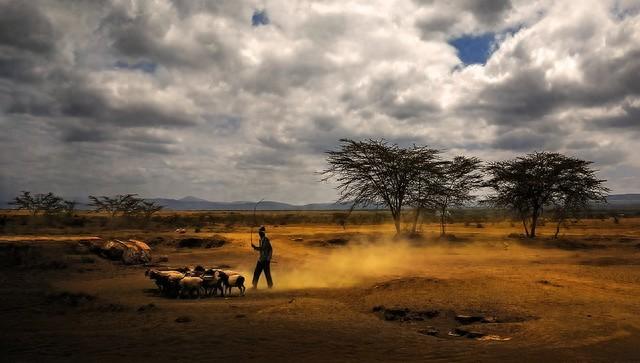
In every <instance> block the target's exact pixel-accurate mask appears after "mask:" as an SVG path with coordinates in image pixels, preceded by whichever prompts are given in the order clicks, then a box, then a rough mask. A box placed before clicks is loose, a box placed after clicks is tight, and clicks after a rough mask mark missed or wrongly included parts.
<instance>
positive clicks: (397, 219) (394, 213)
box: [391, 209, 400, 235]
mask: <svg viewBox="0 0 640 363" xmlns="http://www.w3.org/2000/svg"><path fill="white" fill-rule="evenodd" d="M391 216H392V217H393V223H394V225H395V227H396V234H397V235H399V234H400V210H397V211H396V210H394V209H392V210H391Z"/></svg>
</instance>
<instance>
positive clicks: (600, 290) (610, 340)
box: [0, 228, 640, 361]
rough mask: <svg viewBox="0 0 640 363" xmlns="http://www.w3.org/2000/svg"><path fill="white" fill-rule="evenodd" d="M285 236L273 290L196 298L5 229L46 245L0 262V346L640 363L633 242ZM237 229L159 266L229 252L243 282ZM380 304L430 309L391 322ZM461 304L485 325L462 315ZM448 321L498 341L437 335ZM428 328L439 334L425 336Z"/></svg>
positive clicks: (135, 356) (99, 352)
mask: <svg viewBox="0 0 640 363" xmlns="http://www.w3.org/2000/svg"><path fill="white" fill-rule="evenodd" d="M293 235H295V236H299V235H303V234H302V232H301V231H298V230H295V229H293V228H292V229H291V230H286V229H281V230H280V231H278V232H277V233H273V234H272V240H273V244H274V249H275V251H276V260H277V263H276V264H274V265H273V275H274V280H275V283H276V289H274V290H272V291H268V290H266V289H264V281H261V283H262V284H261V287H262V288H263V289H259V290H258V291H251V290H248V291H247V295H246V296H245V297H235V296H234V297H230V298H207V299H199V300H198V299H193V300H173V299H168V298H165V297H162V296H159V294H158V293H157V292H156V291H155V289H154V284H153V283H152V282H151V281H149V280H148V279H147V278H146V277H145V276H144V270H145V269H144V268H142V267H126V266H122V265H119V264H116V263H113V262H110V261H106V260H102V259H100V258H99V257H94V256H92V255H90V254H85V251H82V250H78V249H77V248H76V247H75V246H76V244H77V242H76V241H67V242H65V241H48V242H46V241H36V242H26V241H21V242H16V241H15V240H16V238H12V239H13V240H14V241H12V242H10V243H14V244H15V243H20V244H29V245H31V246H35V247H41V248H43V250H41V251H46V252H39V253H38V254H37V256H36V257H34V258H37V259H38V260H39V261H40V260H41V261H45V262H46V261H49V262H47V263H44V262H38V263H30V264H27V265H25V264H22V265H16V266H13V267H4V268H3V269H2V284H1V287H0V299H1V301H2V303H1V305H0V319H1V321H3V328H4V329H3V330H4V332H5V334H4V338H3V339H2V340H1V343H0V351H2V352H3V354H2V355H3V357H4V359H5V360H9V361H36V360H38V361H42V360H43V359H44V360H59V361H62V360H65V361H67V360H85V359H91V360H98V361H113V360H116V359H125V360H145V361H151V360H161V361H165V360H178V361H187V360H193V359H196V360H205V359H206V360H230V361H246V360H256V361H275V360H277V361H302V360H306V361H389V360H396V361H407V360H422V361H424V360H434V361H437V360H440V361H494V360H501V361H523V360H525V361H533V360H535V361H537V360H548V361H633V360H640V350H638V349H637V347H638V346H639V345H640V334H639V333H640V304H639V303H638V296H640V249H638V248H637V247H634V245H635V243H633V241H632V243H629V241H626V242H625V243H618V244H610V245H607V246H605V247H604V248H594V249H590V248H585V245H577V246H578V247H579V248H576V249H574V250H567V249H559V248H540V247H532V246H523V245H521V244H520V243H518V242H516V241H513V240H506V239H497V238H493V237H491V238H485V239H482V240H476V239H474V240H472V241H471V240H469V241H465V242H464V243H449V242H447V243H444V242H442V243H424V244H417V245H416V244H408V243H403V242H391V241H388V242H377V243H376V244H374V245H373V246H372V245H366V246H360V245H357V244H355V246H354V244H352V243H350V244H349V245H347V246H342V247H317V246H316V245H317V244H316V245H314V244H313V243H309V242H310V241H313V240H314V239H318V238H321V237H322V238H325V237H326V236H324V235H323V236H320V237H319V236H317V235H315V236H304V237H303V241H293V240H292V239H291V236H293ZM244 236H246V235H238V234H229V235H228V237H229V238H231V240H232V243H230V244H227V245H225V246H223V247H221V248H212V249H204V248H202V249H180V250H177V249H175V248H170V247H161V248H160V249H159V250H156V253H159V254H165V255H168V257H169V261H170V262H169V265H174V266H175V265H195V264H203V265H216V264H226V265H229V266H231V267H232V268H234V269H236V270H239V271H242V272H243V273H245V275H247V277H248V278H249V279H250V276H249V273H248V272H249V271H250V270H251V268H252V266H253V263H254V261H255V255H254V254H253V253H252V252H251V251H250V250H249V249H248V244H247V242H246V241H243V240H242V237H244ZM6 243H9V242H5V243H4V244H5V245H6ZM564 247H567V246H564ZM51 260H54V261H63V262H64V263H62V264H51V263H50V261H51ZM91 261H93V262H91ZM74 294H80V295H74ZM82 294H85V295H82ZM236 294H237V292H236ZM148 304H153V305H152V306H149V305H148ZM376 306H384V307H385V308H388V309H390V308H400V309H404V308H408V309H409V311H411V312H419V311H427V310H428V311H436V312H437V314H436V316H435V317H429V318H424V320H411V321H401V319H399V320H395V321H386V320H385V319H384V315H383V314H382V313H381V312H377V313H374V312H373V308H374V307H376ZM458 314H466V315H480V316H484V317H490V318H495V319H496V322H489V323H481V322H480V323H475V324H471V325H465V326H462V324H461V323H460V322H458V321H456V320H455V316H456V315H458ZM178 318H182V319H178ZM177 319H178V320H188V321H187V322H176V320H177ZM459 326H462V327H463V328H464V329H466V330H472V331H477V332H481V333H484V334H490V335H493V336H495V338H498V337H499V338H500V339H509V340H505V341H498V340H488V341H482V340H476V339H470V338H467V337H454V336H450V335H448V332H449V331H450V330H454V329H455V328H456V327H459ZM427 327H433V328H434V329H436V330H437V336H429V335H425V334H422V333H420V331H425V330H426V329H427Z"/></svg>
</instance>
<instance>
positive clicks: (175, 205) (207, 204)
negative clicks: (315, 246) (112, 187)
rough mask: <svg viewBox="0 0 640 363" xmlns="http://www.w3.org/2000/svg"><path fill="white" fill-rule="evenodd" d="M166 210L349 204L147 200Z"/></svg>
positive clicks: (324, 207)
mask: <svg viewBox="0 0 640 363" xmlns="http://www.w3.org/2000/svg"><path fill="white" fill-rule="evenodd" d="M148 200H150V201H154V202H156V203H158V204H160V205H162V206H164V207H165V208H167V209H173V210H253V208H254V207H256V210H347V209H349V207H350V206H351V205H350V204H338V203H314V204H303V205H295V204H288V203H282V202H275V201H271V200H264V201H262V202H260V203H259V204H258V205H257V206H256V202H252V201H237V202H211V201H208V200H205V199H201V198H196V197H191V196H189V197H184V198H181V199H169V198H149V199H148Z"/></svg>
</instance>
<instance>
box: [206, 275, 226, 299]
mask: <svg viewBox="0 0 640 363" xmlns="http://www.w3.org/2000/svg"><path fill="white" fill-rule="evenodd" d="M201 278H202V287H203V288H204V293H205V295H207V296H211V295H214V296H215V295H217V292H218V290H220V295H221V296H224V288H223V286H222V276H221V271H219V270H214V269H208V270H206V271H205V272H204V274H203V275H202V276H201Z"/></svg>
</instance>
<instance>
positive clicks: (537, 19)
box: [0, 0, 640, 203]
mask: <svg viewBox="0 0 640 363" xmlns="http://www.w3.org/2000/svg"><path fill="white" fill-rule="evenodd" d="M0 127H1V130H2V131H1V132H0V198H3V197H4V198H6V197H7V196H9V197H10V196H12V195H14V193H16V192H17V191H19V190H32V191H37V192H44V191H54V192H57V193H60V194H63V195H66V196H83V195H87V194H90V193H102V194H116V193H125V192H133V193H139V194H141V195H143V196H149V197H151V196H167V197H182V196H185V195H195V196H199V197H203V198H207V199H211V200H221V201H231V200H255V199H259V198H262V197H267V198H268V199H271V200H280V201H286V202H294V203H307V202H320V201H330V200H333V199H334V198H335V192H334V191H333V189H332V186H331V185H329V184H323V183H318V181H317V180H318V176H317V175H315V174H314V172H315V171H317V170H320V169H322V168H323V166H324V164H323V161H324V157H323V151H325V150H327V149H330V148H333V147H335V145H336V144H337V140H338V139H339V138H341V137H351V138H378V137H385V138H387V139H390V140H392V141H394V142H398V143H401V144H410V143H419V144H428V145H430V146H434V147H438V148H444V149H446V150H447V154H448V155H454V154H459V153H464V154H469V155H475V156H479V157H481V158H483V159H485V160H497V159H501V158H509V157H513V156H515V155H518V154H522V153H525V152H529V151H533V150H550V151H560V152H563V153H567V154H571V155H575V156H579V157H582V158H585V159H589V160H593V161H595V162H596V166H597V168H599V169H600V170H601V174H600V175H601V176H602V177H604V178H606V179H608V180H609V183H608V185H609V186H610V187H611V189H612V190H613V191H614V192H616V193H623V192H639V191H640V158H638V157H637V155H638V152H639V151H638V149H639V148H640V141H639V139H640V1H637V0H617V1H616V0H611V1H605V0H602V1H598V0H593V1H587V0H581V1H573V0H565V1H530V0H523V1H520V0H459V1H429V0H407V1H387V0H381V1H371V0H367V1H348V0H338V1H319V2H306V1H290V0H282V1H247V2H245V1H239V0H229V1H222V0H220V1H215V0H206V1H205V0H193V1H186V0H185V1H179V0H174V1H170V0H158V1H132V0H123V1H117V0H114V1H88V0H87V1H81V0H78V1H72V0H60V1H54V0H47V1H21V0H16V1H7V0H0Z"/></svg>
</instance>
